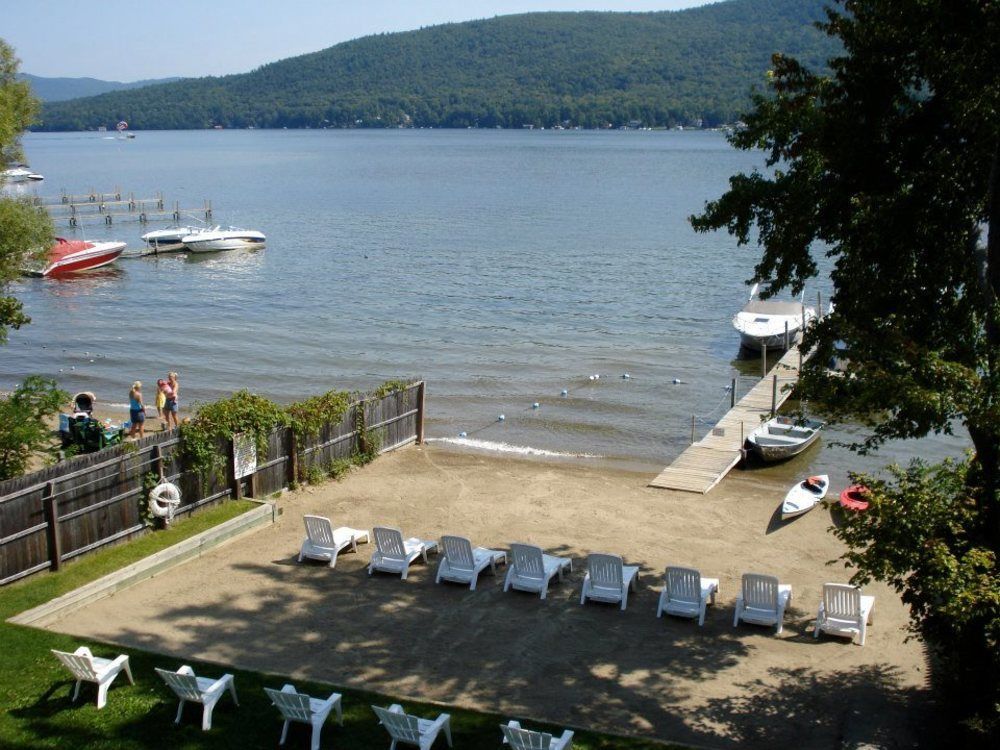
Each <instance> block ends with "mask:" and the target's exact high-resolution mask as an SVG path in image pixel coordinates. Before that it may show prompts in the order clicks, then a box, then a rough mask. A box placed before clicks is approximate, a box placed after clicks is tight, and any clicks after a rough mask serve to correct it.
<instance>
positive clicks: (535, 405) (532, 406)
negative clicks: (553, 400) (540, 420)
mask: <svg viewBox="0 0 1000 750" xmlns="http://www.w3.org/2000/svg"><path fill="white" fill-rule="evenodd" d="M539 406H541V404H539V403H538V402H537V401H536V402H535V403H533V404H532V405H531V408H532V409H537V408H538V407H539Z"/></svg>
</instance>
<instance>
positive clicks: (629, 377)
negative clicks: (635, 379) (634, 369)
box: [622, 372, 632, 380]
mask: <svg viewBox="0 0 1000 750" xmlns="http://www.w3.org/2000/svg"><path fill="white" fill-rule="evenodd" d="M631 379H632V376H631V375H629V374H628V373H627V372H626V373H625V374H624V375H622V380H631Z"/></svg>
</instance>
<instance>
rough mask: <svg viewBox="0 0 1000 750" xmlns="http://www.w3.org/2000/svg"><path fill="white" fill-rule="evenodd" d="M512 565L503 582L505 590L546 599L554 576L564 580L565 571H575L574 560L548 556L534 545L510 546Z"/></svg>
mask: <svg viewBox="0 0 1000 750" xmlns="http://www.w3.org/2000/svg"><path fill="white" fill-rule="evenodd" d="M510 554H511V558H512V562H511V564H510V565H509V566H508V568H507V577H506V578H505V579H504V582H503V590H504V591H506V590H507V589H509V588H515V589H517V590H518V591H531V592H532V593H537V594H540V595H541V598H542V599H544V598H545V595H546V594H547V593H548V591H549V581H551V580H552V578H553V577H554V576H557V575H558V576H559V580H560V581H561V580H562V577H563V571H566V570H573V560H572V559H570V558H568V557H556V556H555V555H546V554H544V553H543V552H542V548H541V547H537V546H535V545H534V544H519V543H517V542H515V543H514V544H512V545H510Z"/></svg>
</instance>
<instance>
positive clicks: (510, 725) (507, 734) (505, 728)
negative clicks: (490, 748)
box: [500, 719, 573, 750]
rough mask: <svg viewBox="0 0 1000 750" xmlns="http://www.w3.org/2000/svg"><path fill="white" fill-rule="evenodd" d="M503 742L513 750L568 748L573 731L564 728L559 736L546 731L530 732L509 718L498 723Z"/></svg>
mask: <svg viewBox="0 0 1000 750" xmlns="http://www.w3.org/2000/svg"><path fill="white" fill-rule="evenodd" d="M500 731H501V732H503V744H505V745H510V746H511V747H512V748H514V750H570V748H571V747H573V732H572V730H569V729H564V730H563V733H562V736H561V737H553V736H552V735H551V734H549V733H548V732H532V731H531V730H530V729H522V728H521V723H520V722H518V721H514V720H513V719H511V720H510V721H509V722H507V723H506V724H501V725H500Z"/></svg>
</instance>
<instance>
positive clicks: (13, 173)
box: [0, 164, 45, 183]
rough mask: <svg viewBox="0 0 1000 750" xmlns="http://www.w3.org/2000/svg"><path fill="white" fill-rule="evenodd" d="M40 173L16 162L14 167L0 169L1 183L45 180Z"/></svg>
mask: <svg viewBox="0 0 1000 750" xmlns="http://www.w3.org/2000/svg"><path fill="white" fill-rule="evenodd" d="M44 179H45V178H44V177H42V175H40V174H36V173H34V172H32V171H31V170H30V169H28V168H27V166H25V165H24V164H15V165H14V166H12V167H9V168H7V169H4V170H2V171H0V183H2V182H28V181H29V180H34V181H38V180H44Z"/></svg>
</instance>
